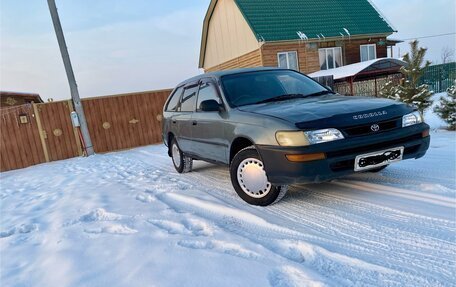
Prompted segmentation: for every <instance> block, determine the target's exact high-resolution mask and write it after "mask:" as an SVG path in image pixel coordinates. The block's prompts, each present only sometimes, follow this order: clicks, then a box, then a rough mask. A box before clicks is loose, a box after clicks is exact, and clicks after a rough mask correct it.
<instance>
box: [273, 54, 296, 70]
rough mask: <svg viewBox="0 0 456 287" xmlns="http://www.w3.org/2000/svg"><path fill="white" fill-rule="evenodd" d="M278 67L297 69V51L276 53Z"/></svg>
mask: <svg viewBox="0 0 456 287" xmlns="http://www.w3.org/2000/svg"><path fill="white" fill-rule="evenodd" d="M277 58H278V62H279V67H280V68H285V69H291V70H296V71H299V64H298V52H296V51H294V52H280V53H277Z"/></svg>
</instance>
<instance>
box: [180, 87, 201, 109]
mask: <svg viewBox="0 0 456 287" xmlns="http://www.w3.org/2000/svg"><path fill="white" fill-rule="evenodd" d="M195 87H196V88H197V89H196V93H195V105H194V107H193V111H182V100H183V99H184V94H185V91H186V90H188V89H192V88H195ZM198 93H199V82H197V83H191V84H187V85H185V86H183V90H182V94H181V96H180V100H179V107H178V112H180V113H194V112H195V111H196V104H197V100H198Z"/></svg>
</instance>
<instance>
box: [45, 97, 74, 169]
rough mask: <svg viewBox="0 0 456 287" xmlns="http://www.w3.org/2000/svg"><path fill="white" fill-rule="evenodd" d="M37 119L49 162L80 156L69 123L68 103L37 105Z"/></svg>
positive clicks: (72, 129)
mask: <svg viewBox="0 0 456 287" xmlns="http://www.w3.org/2000/svg"><path fill="white" fill-rule="evenodd" d="M37 110H38V113H39V119H40V121H41V126H42V129H43V131H44V135H45V142H46V146H47V151H48V154H49V160H50V161H56V160H62V159H68V158H72V157H76V156H79V155H80V150H79V149H78V142H77V140H78V139H77V138H76V136H75V133H74V128H73V124H72V123H71V117H70V114H71V112H72V111H73V109H72V106H71V104H70V102H69V101H62V102H52V103H46V104H37Z"/></svg>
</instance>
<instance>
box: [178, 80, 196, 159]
mask: <svg viewBox="0 0 456 287" xmlns="http://www.w3.org/2000/svg"><path fill="white" fill-rule="evenodd" d="M197 93H198V83H195V84H190V85H186V86H185V87H184V91H183V94H182V97H181V101H180V106H179V109H178V111H179V112H178V113H177V115H176V116H175V117H173V124H175V125H176V126H177V130H178V131H177V142H178V144H179V147H180V149H181V150H182V151H183V152H185V153H189V154H192V153H193V149H192V145H193V142H192V122H191V120H192V114H193V112H194V111H195V108H196V97H197Z"/></svg>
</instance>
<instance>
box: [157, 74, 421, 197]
mask: <svg viewBox="0 0 456 287" xmlns="http://www.w3.org/2000/svg"><path fill="white" fill-rule="evenodd" d="M162 123H163V127H162V128H163V142H164V144H165V145H166V146H167V147H168V155H169V156H170V157H171V158H172V162H173V164H174V167H175V169H176V170H177V172H179V173H185V172H190V171H192V165H193V160H203V161H207V162H210V163H214V164H221V165H227V166H229V170H230V177H231V182H232V185H233V187H234V189H235V191H236V192H237V194H238V195H239V196H240V197H241V198H242V199H243V200H244V201H246V202H247V203H249V204H252V205H258V206H267V205H270V204H273V203H276V202H278V201H279V200H280V199H281V198H282V197H283V196H284V195H285V193H286V192H287V190H288V186H289V185H292V184H304V183H317V182H325V181H330V180H333V179H336V178H340V177H342V176H346V175H349V174H352V173H356V172H366V171H370V172H378V171H380V170H382V169H384V168H385V167H386V166H388V165H389V164H392V163H395V162H398V161H401V160H407V159H418V158H421V157H423V156H424V155H425V154H426V151H427V150H428V148H429V143H430V135H429V126H428V125H427V124H426V123H424V121H423V118H422V115H421V114H420V112H418V111H417V110H416V109H415V108H414V107H412V106H409V105H406V104H404V103H401V102H397V101H393V100H387V99H381V98H372V97H355V96H342V95H339V94H336V93H334V92H333V91H332V90H331V89H330V88H328V87H325V86H322V85H320V84H319V83H318V82H316V81H314V80H313V79H311V78H309V77H307V76H306V75H304V74H301V73H299V72H297V71H293V70H288V69H280V68H250V69H238V70H231V71H219V72H212V73H206V74H202V75H199V76H197V77H194V78H191V79H189V80H186V81H184V82H182V83H180V84H179V85H178V86H177V87H176V88H175V89H174V90H173V92H172V93H171V95H170V97H169V99H168V100H167V102H166V104H165V106H164V110H163V121H162Z"/></svg>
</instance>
